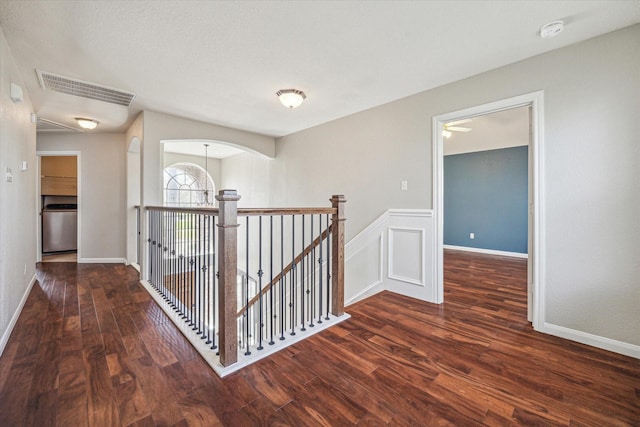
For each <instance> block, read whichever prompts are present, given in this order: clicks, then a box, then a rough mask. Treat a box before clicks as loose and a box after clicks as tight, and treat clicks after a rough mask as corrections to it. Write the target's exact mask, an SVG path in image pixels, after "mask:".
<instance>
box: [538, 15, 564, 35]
mask: <svg viewBox="0 0 640 427" xmlns="http://www.w3.org/2000/svg"><path fill="white" fill-rule="evenodd" d="M563 29H564V21H562V20H559V21H553V22H549V23H548V24H545V25H543V26H542V28H540V37H542V38H543V39H550V38H551V37H555V36H557V35H558V34H560V33H561V32H562V30H563Z"/></svg>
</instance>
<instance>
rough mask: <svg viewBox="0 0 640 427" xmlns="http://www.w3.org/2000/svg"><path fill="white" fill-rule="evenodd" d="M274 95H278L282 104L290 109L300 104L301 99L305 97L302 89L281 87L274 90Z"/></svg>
mask: <svg viewBox="0 0 640 427" xmlns="http://www.w3.org/2000/svg"><path fill="white" fill-rule="evenodd" d="M276 95H278V98H279V99H280V102H282V105H284V106H285V107H289V108H292V109H293V108H296V107H298V106H299V105H300V104H302V101H304V100H305V98H306V97H307V95H305V94H304V92H303V91H301V90H298V89H281V90H279V91H277V92H276Z"/></svg>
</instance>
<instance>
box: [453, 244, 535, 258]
mask: <svg viewBox="0 0 640 427" xmlns="http://www.w3.org/2000/svg"><path fill="white" fill-rule="evenodd" d="M442 247H443V248H445V249H452V250H455V251H466V252H477V253H480V254H487V255H500V256H509V257H514V258H524V259H527V258H529V255H528V254H523V253H520V252H507V251H496V250H493V249H482V248H470V247H468V246H453V245H442Z"/></svg>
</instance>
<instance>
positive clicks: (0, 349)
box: [0, 274, 36, 356]
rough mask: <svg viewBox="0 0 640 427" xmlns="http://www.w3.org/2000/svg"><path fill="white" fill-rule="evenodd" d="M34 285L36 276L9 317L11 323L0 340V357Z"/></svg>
mask: <svg viewBox="0 0 640 427" xmlns="http://www.w3.org/2000/svg"><path fill="white" fill-rule="evenodd" d="M35 283H36V275H35V274H34V275H33V277H32V278H31V281H30V282H29V286H27V289H26V290H25V292H24V295H22V299H20V303H18V307H16V311H15V312H14V313H13V316H11V321H9V324H8V325H7V329H6V330H5V331H4V334H2V339H0V356H2V353H3V352H4V348H5V347H6V345H7V342H9V337H10V336H11V332H13V328H14V327H15V326H16V322H17V321H18V317H20V313H22V308H23V307H24V305H25V303H26V302H27V298H29V294H30V293H31V288H33V285H34V284H35Z"/></svg>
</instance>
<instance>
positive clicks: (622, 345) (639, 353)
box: [540, 323, 640, 359]
mask: <svg viewBox="0 0 640 427" xmlns="http://www.w3.org/2000/svg"><path fill="white" fill-rule="evenodd" d="M540 332H544V333H545V334H550V335H554V336H556V337H560V338H565V339H568V340H571V341H576V342H579V343H582V344H586V345H590V346H592V347H597V348H601V349H603V350H608V351H612V352H614V353H619V354H624V355H625V356H630V357H635V358H636V359H640V345H635V344H629V343H626V342H622V341H617V340H612V339H611V338H606V337H602V336H599V335H593V334H590V333H588V332H582V331H577V330H575V329H570V328H565V327H564V326H558V325H554V324H552V323H545V324H544V327H543V328H542V330H541V331H540Z"/></svg>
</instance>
